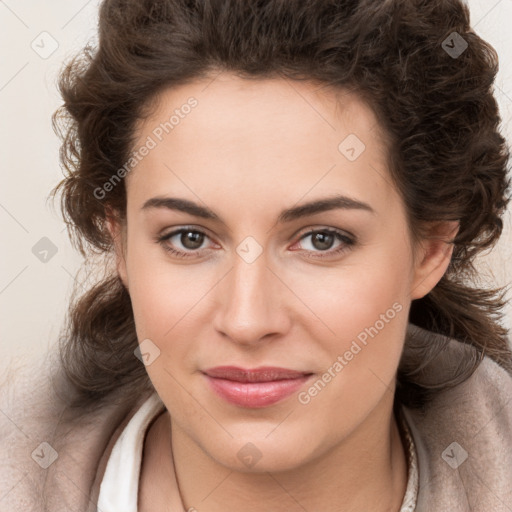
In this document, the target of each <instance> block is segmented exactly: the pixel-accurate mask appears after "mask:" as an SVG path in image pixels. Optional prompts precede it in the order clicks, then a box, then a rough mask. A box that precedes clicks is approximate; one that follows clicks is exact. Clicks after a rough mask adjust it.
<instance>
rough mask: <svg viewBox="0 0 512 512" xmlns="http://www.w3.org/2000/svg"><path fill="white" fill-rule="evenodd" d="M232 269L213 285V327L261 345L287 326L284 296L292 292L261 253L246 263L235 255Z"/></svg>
mask: <svg viewBox="0 0 512 512" xmlns="http://www.w3.org/2000/svg"><path fill="white" fill-rule="evenodd" d="M233 260H234V264H233V268H232V269H231V270H230V272H229V273H228V274H227V275H226V277H225V278H224V279H223V280H222V281H221V282H220V283H219V285H218V286H217V287H216V293H217V294H218V295H217V297H216V299H217V300H216V303H217V304H218V308H217V309H216V312H215V317H214V327H215V329H216V330H217V331H218V332H220V333H221V334H222V335H223V336H225V337H227V338H228V339H230V340H231V341H232V342H234V343H237V344H240V345H245V346H251V345H256V346H258V345H260V344H261V342H262V341H269V340H271V339H275V338H277V337H279V336H282V335H283V334H284V333H285V332H286V331H287V330H288V329H289V327H290V321H291V315H290V311H289V309H288V307H287V303H286V296H287V295H288V297H289V296H290V295H292V294H291V292H290V291H289V290H288V289H287V287H286V285H285V284H284V283H283V282H282V280H281V279H280V278H279V275H278V273H277V272H276V271H274V270H272V269H271V268H270V267H269V266H268V264H267V259H266V257H265V253H263V254H261V255H260V256H259V257H258V258H257V259H256V260H255V261H253V262H251V263H248V262H246V261H244V259H243V258H241V257H239V256H238V255H237V254H235V255H234V258H233Z"/></svg>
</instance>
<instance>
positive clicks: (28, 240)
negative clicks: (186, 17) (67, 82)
mask: <svg viewBox="0 0 512 512" xmlns="http://www.w3.org/2000/svg"><path fill="white" fill-rule="evenodd" d="M468 3H469V6H470V9H471V13H472V16H471V24H472V26H473V27H474V28H475V30H476V31H477V33H478V34H479V35H481V36H482V37H483V38H484V39H486V40H488V41H489V42H490V43H491V44H492V45H493V46H494V48H495V49H496V50H497V52H498V54H499V56H500V73H499V76H498V79H497V82H496V95H497V98H498V100H499V103H500V108H501V112H502V117H503V125H504V126H503V132H504V134H505V136H506V137H507V138H508V140H509V141H512V129H511V123H510V121H511V118H512V31H511V30H510V21H509V20H511V19H512V0H470V1H469V2H468ZM97 10H98V1H97V0H95V1H92V0H91V1H88V2H87V1H83V0H81V1H78V0H66V1H64V0H52V1H51V2H35V1H33V0H32V1H25V2H15V1H14V0H6V1H2V0H0V55H1V57H0V109H1V110H0V111H1V128H0V130H1V132H0V147H1V149H0V151H1V152H0V154H1V156H2V157H1V174H0V230H1V233H2V241H1V245H0V247H1V248H2V251H1V266H0V326H1V328H0V340H1V341H0V344H1V345H0V346H1V352H0V354H1V357H0V371H3V369H4V368H5V367H6V366H7V365H8V364H10V363H11V362H14V363H16V364H19V362H22V363H23V362H25V361H29V360H31V359H33V358H36V357H39V356H41V355H42V354H43V353H45V352H47V351H48V349H49V347H50V346H52V345H53V344H54V343H55V342H56V340H57V337H58V334H59V330H60V327H61V325H62V323H63V320H64V315H65V313H66V306H67V303H68V300H69V296H70V292H71V289H72V284H73V280H74V279H75V275H76V272H77V270H78V269H79V267H80V265H81V262H82V258H81V256H80V255H79V254H78V253H76V252H74V250H73V249H72V247H71V245H70V243H69V240H68V238H67V234H66V230H65V227H64V223H63V221H62V219H61V218H60V213H59V210H58V203H56V204H57V209H56V210H55V211H53V210H52V209H51V208H50V205H49V204H47V202H46V198H47V195H48V193H49V191H50V190H51V188H52V187H53V186H54V185H55V184H56V183H57V182H58V181H59V180H60V179H61V178H62V171H61V170H60V167H59V162H58V149H59V140H58V138H57V137H56V136H55V134H54V133H53V130H52V128H51V114H52V113H53V111H54V110H55V109H56V108H57V107H58V106H59V105H60V98H59V95H58V91H57V89H56V86H55V83H56V77H57V74H58V72H59V69H60V68H61V65H62V63H63V62H64V61H65V60H67V59H68V58H69V57H71V56H72V55H74V54H75V52H76V51H77V50H78V49H79V48H81V47H82V46H83V45H84V44H85V43H86V42H87V41H88V40H92V41H95V40H96V33H95V28H96V21H97ZM43 32H46V33H47V34H43V35H41V34H42V33H43ZM57 45H58V47H57V48H56V50H55V51H54V52H53V53H52V54H51V55H48V54H49V53H50V52H51V51H52V50H53V47H54V46H57ZM43 237H47V238H48V239H50V240H51V242H52V243H53V244H54V245H55V247H56V249H57V252H56V254H55V255H54V256H53V257H51V258H50V259H49V260H48V261H47V262H46V263H44V262H42V261H40V260H39V259H38V258H37V257H36V256H35V255H34V254H33V252H32V248H33V247H34V246H35V245H36V244H37V243H38V242H39V241H40V239H41V238H43ZM511 247H512V230H511V215H510V212H509V215H508V216H507V218H506V231H505V233H504V236H503V237H502V240H501V242H500V243H499V244H498V246H497V248H496V249H495V250H494V251H493V252H492V253H490V254H488V255H486V256H485V257H484V258H482V260H481V261H480V262H479V268H480V269H481V272H482V276H483V277H484V279H485V280H486V282H487V283H494V284H497V285H500V286H501V285H504V284H507V283H510V282H511V280H512V255H511V252H512V251H511V249H510V248H511ZM506 323H507V326H508V327H509V328H510V327H512V305H509V307H508V309H507V319H506Z"/></svg>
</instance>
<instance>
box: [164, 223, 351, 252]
mask: <svg viewBox="0 0 512 512" xmlns="http://www.w3.org/2000/svg"><path fill="white" fill-rule="evenodd" d="M181 233H196V234H200V235H204V236H205V237H208V235H207V234H206V233H204V232H202V231H200V230H197V229H194V228H181V229H178V230H176V231H172V232H171V233H168V234H166V235H162V236H159V237H157V238H156V242H157V243H158V244H160V245H161V246H162V248H163V249H164V250H165V251H166V252H168V253H170V254H172V255H173V256H175V257H177V258H193V257H195V255H196V254H197V253H198V252H199V250H195V251H194V250H190V251H189V252H185V251H180V250H176V249H173V248H172V247H170V246H169V245H168V244H167V243H166V242H167V240H169V239H170V238H173V237H174V236H176V235H179V234H181ZM316 233H327V234H329V235H334V236H335V237H336V238H337V239H338V240H339V241H340V242H343V244H342V245H341V246H340V247H339V248H338V249H335V250H330V249H328V250H326V251H307V250H306V253H308V252H314V253H319V255H318V256H311V255H308V256H306V257H308V258H315V259H322V258H328V257H333V256H337V255H340V254H342V253H344V252H346V251H348V250H350V248H351V247H352V246H354V245H355V243H356V240H355V239H353V238H351V237H349V236H348V235H346V234H345V233H344V232H342V231H338V230H337V229H332V228H325V229H315V230H311V231H308V232H307V233H304V234H303V235H302V236H301V237H300V239H299V240H302V239H304V238H306V237H308V236H310V235H314V234H316ZM208 238H209V237H208ZM322 253H326V254H328V256H324V255H323V254H322Z"/></svg>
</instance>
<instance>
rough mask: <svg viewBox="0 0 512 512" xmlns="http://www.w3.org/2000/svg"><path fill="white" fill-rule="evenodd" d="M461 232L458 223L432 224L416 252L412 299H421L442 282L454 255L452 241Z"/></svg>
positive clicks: (443, 222)
mask: <svg viewBox="0 0 512 512" xmlns="http://www.w3.org/2000/svg"><path fill="white" fill-rule="evenodd" d="M458 230H459V223H458V222H457V221H442V222H436V223H433V224H431V226H430V228H429V231H428V234H427V235H426V236H425V238H424V239H423V240H422V241H421V242H420V243H419V247H418V248H417V252H416V263H415V269H414V279H413V281H412V283H411V291H410V295H411V299H412V300H415V299H421V298H422V297H424V296H425V295H427V294H428V293H429V292H430V291H431V290H432V289H433V288H434V287H435V286H436V284H437V283H438V282H439V281H440V280H441V278H442V277H443V275H444V274H445V272H446V270H447V268H448V265H449V264H450V261H451V258H452V254H453V243H452V240H453V239H454V238H455V236H456V234H457V232H458Z"/></svg>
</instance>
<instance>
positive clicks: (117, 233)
mask: <svg viewBox="0 0 512 512" xmlns="http://www.w3.org/2000/svg"><path fill="white" fill-rule="evenodd" d="M105 223H106V226H107V230H108V232H109V233H110V237H111V238H112V245H113V248H114V252H115V257H116V268H117V272H118V274H119V277H120V279H121V281H122V282H123V284H124V286H125V288H126V289H128V274H127V271H126V258H125V253H126V250H125V245H126V244H125V238H126V234H125V228H124V224H123V223H122V222H121V221H120V220H119V217H118V216H117V215H116V214H115V213H114V212H113V210H112V209H111V208H107V210H106V216H105Z"/></svg>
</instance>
